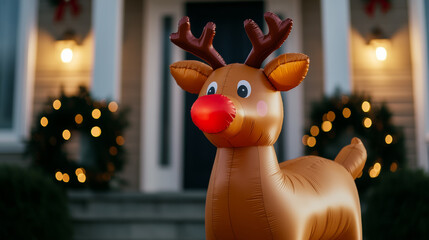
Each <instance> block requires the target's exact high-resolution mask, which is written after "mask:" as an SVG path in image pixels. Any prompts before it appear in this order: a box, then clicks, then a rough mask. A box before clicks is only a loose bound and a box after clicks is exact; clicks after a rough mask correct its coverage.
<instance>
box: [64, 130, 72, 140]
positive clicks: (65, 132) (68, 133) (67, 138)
mask: <svg viewBox="0 0 429 240" xmlns="http://www.w3.org/2000/svg"><path fill="white" fill-rule="evenodd" d="M70 137H71V133H70V131H69V130H68V129H65V130H64V131H63V138H64V140H66V141H67V140H69V139H70Z"/></svg>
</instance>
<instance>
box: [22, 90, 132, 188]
mask: <svg viewBox="0 0 429 240" xmlns="http://www.w3.org/2000/svg"><path fill="white" fill-rule="evenodd" d="M126 112H127V111H126V110H120V111H119V110H118V104H117V103H116V102H113V101H112V102H110V103H107V102H105V101H95V100H94V99H92V98H91V96H90V94H89V92H88V91H87V89H86V88H84V87H80V89H79V92H78V94H77V95H76V96H66V95H65V94H64V92H62V93H61V95H60V97H59V98H57V99H50V100H48V101H47V103H46V105H45V107H44V109H43V110H42V111H41V112H40V113H39V114H38V115H37V118H36V122H35V124H34V127H33V129H32V131H31V137H30V140H29V141H28V143H27V152H28V153H29V154H30V155H31V157H32V164H33V165H35V166H37V167H40V168H42V169H43V170H44V171H45V172H47V173H48V174H49V175H50V176H52V177H53V178H55V179H56V180H57V181H58V182H59V183H61V184H63V185H65V186H67V187H71V188H82V187H90V188H93V189H107V188H109V187H110V186H111V183H112V180H115V181H116V182H117V183H121V181H122V180H121V179H119V178H117V176H116V172H118V171H120V170H121V169H122V167H123V165H124V162H125V159H124V147H123V144H124V141H125V140H124V137H123V131H124V129H125V127H126V126H127V121H126ZM72 142H73V143H72ZM79 150H80V151H79ZM115 181H114V182H115Z"/></svg>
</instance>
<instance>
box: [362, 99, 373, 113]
mask: <svg viewBox="0 0 429 240" xmlns="http://www.w3.org/2000/svg"><path fill="white" fill-rule="evenodd" d="M361 107H362V111H364V112H369V110H371V104H370V103H369V102H368V101H364V102H363V103H362V106H361Z"/></svg>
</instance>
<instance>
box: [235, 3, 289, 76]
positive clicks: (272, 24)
mask: <svg viewBox="0 0 429 240" xmlns="http://www.w3.org/2000/svg"><path fill="white" fill-rule="evenodd" d="M264 18H265V21H266V22H267V25H268V29H269V31H268V34H267V35H264V34H263V33H262V31H261V29H260V28H259V26H258V24H256V23H255V22H254V21H253V20H251V19H247V20H246V21H244V29H245V30H246V33H247V36H248V37H249V39H250V41H251V42H252V45H253V48H252V51H250V53H249V56H248V57H247V59H246V62H245V63H244V64H246V65H248V66H251V67H254V68H259V67H260V66H261V64H262V62H263V61H264V60H265V59H266V58H267V57H268V56H269V55H270V54H271V53H272V52H274V51H275V50H277V49H278V48H279V47H281V45H282V44H283V42H284V41H285V40H286V38H287V37H288V36H289V33H290V31H291V30H292V19H290V18H288V19H286V20H284V21H282V20H281V19H280V18H279V17H278V16H277V15H275V14H274V13H271V12H267V13H265V14H264Z"/></svg>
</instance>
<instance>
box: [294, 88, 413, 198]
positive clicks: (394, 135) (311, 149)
mask: <svg viewBox="0 0 429 240" xmlns="http://www.w3.org/2000/svg"><path fill="white" fill-rule="evenodd" d="M391 116H392V114H391V113H390V111H389V109H388V108H387V106H386V105H385V104H382V105H381V106H380V107H377V106H374V105H372V104H371V101H370V99H369V98H368V97H365V96H362V95H351V96H340V95H339V94H337V95H335V96H333V97H331V98H324V99H323V100H322V101H321V102H320V103H319V104H314V106H313V108H312V111H311V124H310V126H309V127H308V131H307V132H306V135H305V136H304V137H303V139H302V141H303V144H304V145H306V152H307V154H312V155H319V156H322V157H325V158H328V159H334V158H335V157H336V155H337V154H338V152H339V151H340V150H341V148H342V147H344V146H345V145H348V144H349V143H350V141H351V139H352V138H353V137H355V136H356V137H359V138H360V139H361V140H362V141H363V143H364V145H365V147H366V149H367V153H368V158H367V161H366V164H365V167H364V169H363V172H362V174H361V175H360V176H359V178H358V179H356V184H357V186H358V188H359V190H360V191H362V192H365V191H366V189H367V188H368V187H369V186H370V185H372V184H373V183H374V182H375V181H377V180H378V179H379V178H380V177H382V176H383V175H384V174H385V173H387V172H389V171H390V172H395V171H396V170H397V169H398V168H399V167H401V166H403V164H404V163H405V147H404V146H405V145H404V136H403V133H402V131H401V129H399V128H397V127H395V126H394V125H392V123H391Z"/></svg>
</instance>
